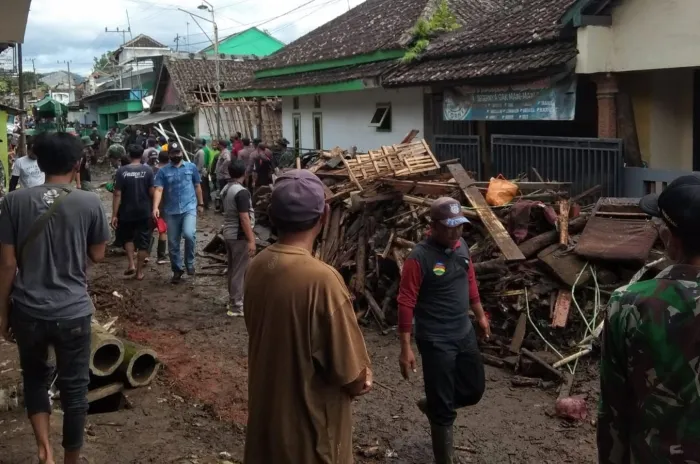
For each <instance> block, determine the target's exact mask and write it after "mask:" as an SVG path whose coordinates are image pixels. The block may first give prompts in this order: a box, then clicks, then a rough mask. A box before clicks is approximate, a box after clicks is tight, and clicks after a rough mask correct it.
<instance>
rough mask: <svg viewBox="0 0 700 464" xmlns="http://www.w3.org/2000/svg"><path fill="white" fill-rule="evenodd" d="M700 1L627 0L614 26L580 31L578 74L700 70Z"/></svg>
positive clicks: (615, 16)
mask: <svg viewBox="0 0 700 464" xmlns="http://www.w3.org/2000/svg"><path fill="white" fill-rule="evenodd" d="M699 19H700V1H698V0H624V1H622V2H619V6H617V7H615V9H614V10H613V12H612V26H610V27H603V26H587V27H581V28H579V29H578V31H577V34H578V40H577V44H578V50H579V55H578V60H577V65H576V72H578V73H579V74H590V73H600V72H624V71H642V70H652V69H670V68H687V67H694V66H700V53H698V48H697V44H698V42H700V28H699V27H698V20H699Z"/></svg>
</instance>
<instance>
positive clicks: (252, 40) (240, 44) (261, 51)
mask: <svg viewBox="0 0 700 464" xmlns="http://www.w3.org/2000/svg"><path fill="white" fill-rule="evenodd" d="M282 47H284V43H282V42H280V41H279V40H277V39H275V38H274V37H271V36H269V35H267V34H265V33H264V32H262V31H261V30H260V29H258V28H256V27H251V28H250V29H247V30H245V31H243V32H241V33H239V34H236V35H233V36H231V37H228V38H226V39H223V40H221V41H220V42H219V53H225V54H227V55H255V56H268V55H271V54H273V53H275V52H276V51H277V50H279V49H280V48H282ZM205 53H207V54H208V55H213V54H214V47H213V46H210V47H207V48H206V49H205Z"/></svg>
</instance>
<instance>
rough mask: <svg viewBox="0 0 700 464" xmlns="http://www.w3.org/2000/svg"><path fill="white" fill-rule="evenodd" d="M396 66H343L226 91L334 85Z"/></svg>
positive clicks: (386, 63)
mask: <svg viewBox="0 0 700 464" xmlns="http://www.w3.org/2000/svg"><path fill="white" fill-rule="evenodd" d="M394 66H396V62H395V61H380V62H377V63H367V64H360V65H354V66H343V67H341V68H333V69H324V70H320V71H312V72H305V73H297V74H289V75H286V76H276V77H267V78H262V79H254V80H251V81H249V82H248V83H246V84H245V85H243V86H241V87H238V88H236V89H229V88H226V90H244V89H264V90H268V89H270V90H279V89H287V88H291V87H298V86H307V85H323V84H334V83H337V82H345V81H350V80H354V79H369V78H373V77H379V76H380V75H381V74H382V73H383V72H385V71H388V70H389V69H391V68H393V67H394Z"/></svg>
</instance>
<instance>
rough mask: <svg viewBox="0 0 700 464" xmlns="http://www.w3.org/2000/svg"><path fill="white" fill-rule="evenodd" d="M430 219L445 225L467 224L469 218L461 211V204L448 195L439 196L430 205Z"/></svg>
mask: <svg viewBox="0 0 700 464" xmlns="http://www.w3.org/2000/svg"><path fill="white" fill-rule="evenodd" d="M430 219H432V220H433V221H437V222H440V223H441V224H443V225H445V226H447V227H457V226H461V225H462V224H469V219H467V218H465V217H464V214H463V213H462V205H461V204H460V203H459V202H458V201H457V200H455V199H454V198H450V197H441V198H438V199H437V200H435V201H434V202H433V203H432V204H431V205H430Z"/></svg>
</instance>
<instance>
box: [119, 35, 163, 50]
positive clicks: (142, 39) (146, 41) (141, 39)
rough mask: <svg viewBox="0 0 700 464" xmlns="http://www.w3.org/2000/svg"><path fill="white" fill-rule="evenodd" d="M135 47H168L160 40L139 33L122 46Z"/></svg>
mask: <svg viewBox="0 0 700 464" xmlns="http://www.w3.org/2000/svg"><path fill="white" fill-rule="evenodd" d="M126 47H134V48H168V47H167V46H166V45H163V44H162V43H160V42H158V41H157V40H155V39H153V38H151V37H149V36H147V35H145V34H139V35H137V36H136V37H134V38H133V39H132V40H130V41H128V42H127V43H125V44H124V45H122V46H121V47H120V48H126Z"/></svg>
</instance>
